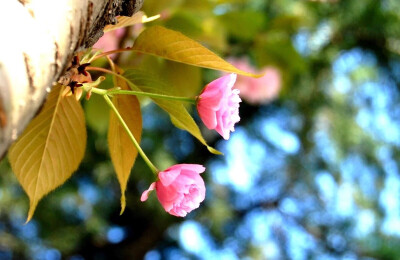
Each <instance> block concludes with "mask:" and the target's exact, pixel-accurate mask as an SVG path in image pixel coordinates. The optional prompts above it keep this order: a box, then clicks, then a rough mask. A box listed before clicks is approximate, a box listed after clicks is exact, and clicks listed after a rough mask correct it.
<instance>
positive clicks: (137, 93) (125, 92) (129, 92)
mask: <svg viewBox="0 0 400 260" xmlns="http://www.w3.org/2000/svg"><path fill="white" fill-rule="evenodd" d="M107 94H108V95H115V94H117V95H118V94H121V95H135V96H146V97H153V98H162V99H168V100H176V101H184V102H190V103H193V104H194V103H196V99H195V98H187V97H175V96H168V95H163V94H156V93H149V92H142V91H134V90H119V89H113V90H110V91H107Z"/></svg>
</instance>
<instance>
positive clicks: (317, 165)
mask: <svg viewBox="0 0 400 260" xmlns="http://www.w3.org/2000/svg"><path fill="white" fill-rule="evenodd" d="M143 11H144V12H146V14H147V15H148V16H152V15H157V14H161V18H160V19H158V20H157V21H154V22H151V23H149V24H146V25H145V26H151V25H154V24H159V25H163V26H166V27H168V28H171V29H174V30H178V31H180V32H182V33H184V34H185V35H187V36H189V37H191V38H192V39H195V40H197V41H199V42H201V43H202V44H203V45H205V46H207V47H208V48H210V49H212V50H213V51H215V52H216V53H218V54H219V55H221V56H222V57H224V58H226V59H227V60H229V61H230V62H231V63H233V64H235V65H236V66H237V67H239V68H242V69H244V70H247V71H254V72H261V73H265V76H264V77H263V78H261V79H257V80H256V79H251V78H245V77H239V78H238V82H237V84H236V87H237V88H239V89H240V90H241V93H242V99H243V102H242V103H241V108H240V116H241V121H240V123H239V124H238V125H237V126H236V131H235V132H234V133H233V134H232V135H231V138H230V140H229V141H225V140H222V139H221V138H220V137H219V136H217V134H215V133H214V132H212V131H209V130H207V129H205V128H202V130H203V133H204V135H205V137H206V139H207V141H208V142H209V143H210V144H211V145H213V146H214V147H216V148H217V149H219V150H220V151H222V152H223V153H224V154H225V156H216V155H212V154H210V153H208V151H207V149H206V148H205V147H203V146H202V145H201V144H200V143H199V142H198V141H197V140H195V139H194V138H193V137H191V136H190V135H189V134H188V133H186V132H184V131H181V130H179V129H177V128H175V127H173V125H172V124H171V122H170V120H169V118H168V116H167V114H165V113H164V112H163V111H161V110H160V109H159V108H158V107H156V106H155V105H154V104H152V103H151V102H147V101H146V100H143V102H142V104H143V107H142V112H143V138H142V147H143V148H144V150H145V151H146V152H147V154H148V155H149V157H150V158H152V160H153V161H154V162H155V164H156V165H157V166H159V168H166V167H168V166H170V165H172V164H175V163H183V162H186V163H199V164H204V165H205V166H206V167H207V171H206V172H205V174H203V177H204V178H205V179H206V186H207V195H206V200H205V201H204V203H203V204H202V205H201V207H200V208H199V209H197V210H195V211H193V212H192V213H190V214H189V215H188V216H187V217H186V218H184V219H182V218H176V217H173V216H170V215H168V214H167V213H165V211H164V210H163V208H162V207H161V206H160V204H159V203H158V201H157V198H156V196H155V194H152V195H151V196H150V199H149V200H148V201H147V202H146V203H142V202H140V199H139V198H140V194H141V193H142V192H143V191H144V190H145V189H146V188H147V187H148V185H149V184H150V183H151V182H152V181H153V180H152V179H151V177H152V176H151V172H150V171H149V169H148V168H147V167H146V165H145V164H144V163H143V161H142V160H141V158H138V159H137V162H136V164H135V166H134V168H133V170H132V174H131V178H130V181H129V183H128V189H127V193H126V195H127V207H126V210H125V213H124V214H123V215H122V216H120V215H119V211H120V201H119V200H120V189H119V184H118V182H117V179H116V178H115V176H114V170H113V166H112V164H111V161H110V158H109V155H108V150H107V149H108V148H107V138H106V136H107V124H108V113H109V112H108V108H107V107H106V106H105V105H104V104H103V103H102V100H100V98H97V97H96V96H93V97H92V99H91V100H90V101H89V102H87V101H83V105H84V108H85V112H86V116H87V124H88V135H89V140H88V147H87V150H86V156H85V158H84V161H83V163H82V164H81V166H80V168H79V170H78V171H77V172H76V173H75V174H74V175H73V177H72V178H71V179H70V180H69V181H67V183H65V184H64V185H63V186H62V187H61V188H58V189H57V190H56V191H54V192H52V193H51V194H49V195H48V196H46V197H45V198H44V199H43V200H42V201H41V202H40V203H39V206H38V208H37V210H36V213H35V215H34V218H33V220H32V221H30V222H29V223H28V224H26V225H24V222H25V219H26V214H27V211H28V198H27V196H26V195H25V194H24V192H23V190H22V189H21V187H20V186H19V185H18V183H17V180H16V178H15V176H14V175H13V173H12V171H11V170H10V167H9V164H8V162H7V160H3V161H2V162H1V163H0V173H1V174H0V259H49V260H53V259H69V260H80V259H146V260H157V259H174V260H175V259H400V250H399V246H400V200H399V199H400V178H399V158H400V150H399V146H400V124H399V123H400V105H399V99H400V97H399V94H400V93H399V84H400V56H399V54H400V2H399V1H396V0H380V1H379V0H363V1H357V0H320V1H318V0H308V1H307V0H303V1H297V0H145V3H144V7H143ZM143 29H144V28H143V26H135V27H134V28H130V29H127V30H120V31H114V32H113V33H110V34H108V35H106V36H104V37H103V38H102V39H101V42H99V43H98V44H97V46H96V47H98V48H103V49H105V50H107V49H114V48H117V47H118V46H129V45H130V44H132V41H133V40H134V38H135V37H136V36H137V35H138V34H139V33H140V31H141V30H143ZM113 59H114V60H115V61H116V62H117V64H119V65H120V66H121V67H130V66H137V65H138V64H140V66H148V67H149V68H150V69H151V70H153V71H156V72H157V73H158V74H159V75H160V76H161V77H163V78H164V79H165V80H166V81H168V82H169V83H171V84H173V85H174V86H176V87H177V88H179V89H180V90H181V91H183V93H185V95H188V96H190V95H195V94H196V93H198V92H199V91H200V90H201V88H202V87H203V86H204V85H205V84H207V83H208V82H210V81H211V80H213V79H215V78H217V77H219V76H220V75H221V74H220V73H219V72H216V71H210V70H204V69H199V68H195V67H190V66H187V65H182V64H178V63H174V62H169V61H165V60H161V59H157V58H153V57H148V56H146V55H139V54H126V55H119V56H114V57H113ZM103 62H104V61H103ZM187 86H190V87H187ZM104 87H107V84H105V86H104ZM184 91H186V92H184ZM193 115H194V116H195V119H196V120H197V122H199V123H200V121H199V118H198V116H197V114H196V112H195V111H193ZM200 126H202V124H200Z"/></svg>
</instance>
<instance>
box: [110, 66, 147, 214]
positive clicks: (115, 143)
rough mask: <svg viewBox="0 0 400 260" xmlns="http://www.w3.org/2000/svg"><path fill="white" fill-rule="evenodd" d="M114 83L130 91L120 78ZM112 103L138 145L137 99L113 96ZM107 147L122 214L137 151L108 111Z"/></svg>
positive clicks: (139, 112)
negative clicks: (116, 181)
mask: <svg viewBox="0 0 400 260" xmlns="http://www.w3.org/2000/svg"><path fill="white" fill-rule="evenodd" d="M115 67H116V66H115ZM115 71H116V72H118V73H123V71H122V70H121V69H119V68H117V67H116V69H115ZM115 83H116V85H117V86H118V87H120V88H121V89H125V90H129V89H130V88H129V86H128V85H127V84H126V82H125V81H124V80H122V79H120V78H117V77H116V78H115ZM112 102H113V103H114V106H115V107H116V108H117V110H118V111H119V113H120V115H121V116H122V118H123V119H124V121H125V123H126V124H127V126H128V128H129V129H130V131H131V132H132V134H133V136H134V137H135V139H136V140H137V141H138V143H140V139H141V135H142V114H141V111H140V104H139V101H138V99H137V97H136V96H131V95H115V96H114V97H113V99H112ZM108 147H109V150H110V156H111V161H112V163H113V165H114V169H115V173H116V174H117V178H118V182H119V184H120V186H121V213H120V214H122V213H123V212H124V210H125V206H126V201H125V190H126V185H127V183H128V179H129V176H130V173H131V169H132V167H133V165H134V163H135V160H136V157H137V155H138V150H137V149H136V147H135V146H134V144H133V143H132V141H131V140H130V138H129V136H128V134H127V133H126V131H125V129H124V128H123V126H122V125H121V123H120V122H119V120H118V118H117V116H116V115H115V113H114V112H113V111H110V123H109V128H108Z"/></svg>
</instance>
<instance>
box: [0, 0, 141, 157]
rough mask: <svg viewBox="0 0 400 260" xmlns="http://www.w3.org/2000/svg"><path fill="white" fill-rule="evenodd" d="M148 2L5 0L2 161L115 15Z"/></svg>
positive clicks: (0, 10)
mask: <svg viewBox="0 0 400 260" xmlns="http://www.w3.org/2000/svg"><path fill="white" fill-rule="evenodd" d="M142 3H143V0H18V1H17V0H2V1H1V3H0V24H1V28H2V32H1V33H2V37H1V42H0V158H1V157H2V156H4V154H5V152H6V151H7V149H8V148H9V146H10V144H11V143H12V142H13V141H15V140H16V139H17V138H18V135H19V134H21V132H22V131H23V130H24V129H25V127H26V125H27V124H28V123H29V121H30V120H31V119H32V118H33V117H34V116H35V114H36V113H37V111H38V109H39V108H40V106H41V105H42V103H43V101H44V99H45V97H46V94H47V93H48V92H50V90H51V87H52V86H53V85H54V83H55V82H57V81H58V79H59V78H60V76H62V75H63V73H65V71H66V69H67V68H68V66H69V64H70V62H71V60H72V58H73V56H74V54H75V53H76V52H77V51H79V50H83V49H86V48H88V47H91V46H92V45H93V44H94V43H95V42H96V41H97V40H98V39H99V38H100V37H101V36H102V35H103V28H104V26H105V25H107V24H111V23H114V22H115V21H116V20H115V16H118V15H124V16H131V15H132V14H133V13H135V12H137V11H138V10H139V9H140V7H141V5H142Z"/></svg>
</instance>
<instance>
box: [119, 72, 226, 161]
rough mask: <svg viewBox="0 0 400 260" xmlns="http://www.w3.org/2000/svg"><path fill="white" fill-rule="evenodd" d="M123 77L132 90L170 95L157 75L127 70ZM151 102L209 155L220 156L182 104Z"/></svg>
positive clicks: (162, 101) (157, 100)
mask: <svg viewBox="0 0 400 260" xmlns="http://www.w3.org/2000/svg"><path fill="white" fill-rule="evenodd" d="M124 77H126V78H127V79H128V80H129V82H128V84H129V86H130V87H131V89H132V90H135V91H144V92H149V93H157V94H163V95H169V94H171V91H169V90H170V89H171V87H169V86H168V85H166V84H165V83H164V82H163V81H162V80H161V79H159V78H158V77H157V75H154V74H151V73H150V72H147V71H142V70H127V71H126V72H125V73H124ZM152 100H153V101H154V102H155V103H156V104H157V105H158V106H160V107H161V108H162V109H164V110H165V111H166V112H167V113H168V114H169V116H170V118H171V121H172V123H173V124H174V125H175V126H177V127H178V128H181V129H183V130H186V131H188V132H189V133H190V134H192V135H193V136H194V137H196V138H197V139H198V140H199V141H200V142H201V143H202V144H204V145H205V146H206V147H207V149H208V150H209V151H210V152H211V153H214V154H221V152H219V151H217V150H216V149H214V148H212V147H211V146H209V145H208V144H207V142H206V141H205V140H204V138H203V136H202V134H201V132H200V129H199V127H198V126H197V124H196V122H195V121H194V120H193V118H192V116H191V115H190V114H189V112H188V111H187V110H186V108H185V106H184V105H183V104H182V102H180V101H174V100H166V99H161V98H152Z"/></svg>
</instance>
